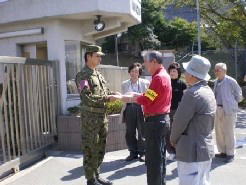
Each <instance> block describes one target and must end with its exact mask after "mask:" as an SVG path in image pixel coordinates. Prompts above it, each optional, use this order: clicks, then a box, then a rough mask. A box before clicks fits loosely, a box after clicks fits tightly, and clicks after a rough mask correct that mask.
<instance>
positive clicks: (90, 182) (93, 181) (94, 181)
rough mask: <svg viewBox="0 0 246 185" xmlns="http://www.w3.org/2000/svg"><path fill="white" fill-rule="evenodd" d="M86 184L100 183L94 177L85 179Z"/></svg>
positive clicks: (95, 184)
mask: <svg viewBox="0 0 246 185" xmlns="http://www.w3.org/2000/svg"><path fill="white" fill-rule="evenodd" d="M87 185H102V184H101V183H99V182H98V181H97V180H96V179H90V180H87Z"/></svg>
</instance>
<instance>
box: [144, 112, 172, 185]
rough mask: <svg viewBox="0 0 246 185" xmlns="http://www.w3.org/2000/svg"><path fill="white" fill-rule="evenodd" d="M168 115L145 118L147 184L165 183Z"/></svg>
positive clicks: (158, 184) (159, 184) (163, 184)
mask: <svg viewBox="0 0 246 185" xmlns="http://www.w3.org/2000/svg"><path fill="white" fill-rule="evenodd" d="M169 127H170V119H169V115H168V114H165V115H158V116H152V117H148V118H146V122H145V136H146V153H145V159H146V166H147V182H148V185H165V182H166V181H165V177H166V141H165V137H166V135H167V134H168V132H169Z"/></svg>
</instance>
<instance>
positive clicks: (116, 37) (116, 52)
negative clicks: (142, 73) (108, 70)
mask: <svg viewBox="0 0 246 185" xmlns="http://www.w3.org/2000/svg"><path fill="white" fill-rule="evenodd" d="M115 55H116V63H117V66H120V64H119V53H118V35H117V34H116V35H115Z"/></svg>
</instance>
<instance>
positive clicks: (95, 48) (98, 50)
mask: <svg viewBox="0 0 246 185" xmlns="http://www.w3.org/2000/svg"><path fill="white" fill-rule="evenodd" d="M86 52H92V53H97V54H98V55H101V56H104V55H105V54H104V53H103V52H102V48H101V47H100V46H97V45H88V46H86Z"/></svg>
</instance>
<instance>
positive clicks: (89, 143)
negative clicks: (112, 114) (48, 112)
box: [76, 45, 113, 185]
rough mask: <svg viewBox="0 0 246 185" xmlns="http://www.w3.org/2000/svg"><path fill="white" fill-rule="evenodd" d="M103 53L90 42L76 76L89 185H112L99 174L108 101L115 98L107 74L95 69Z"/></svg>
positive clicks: (86, 175)
mask: <svg viewBox="0 0 246 185" xmlns="http://www.w3.org/2000/svg"><path fill="white" fill-rule="evenodd" d="M102 55H104V53H102V51H101V47H99V46H96V45H89V46H87V48H86V53H85V61H86V65H85V67H84V68H83V69H82V71H81V72H79V73H78V74H77V76H76V84H77V87H78V90H79V92H80V99H81V124H82V143H83V144H82V150H83V153H84V161H83V166H84V170H85V177H86V179H87V185H111V184H112V183H111V182H110V181H108V180H103V179H102V178H100V177H99V168H100V165H101V163H102V161H103V158H104V154H105V146H106V136H107V130H108V121H107V117H106V102H108V101H110V100H113V99H111V96H110V94H111V93H110V91H109V89H108V88H107V87H106V81H105V80H104V77H103V76H102V75H101V74H100V73H99V72H98V71H97V70H96V67H97V66H98V65H99V64H100V62H101V56H102Z"/></svg>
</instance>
